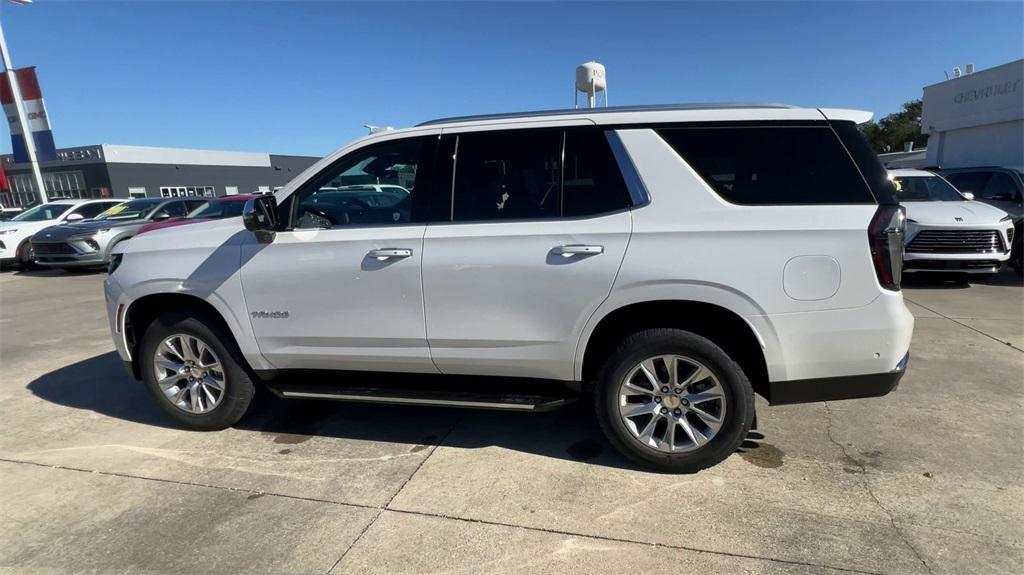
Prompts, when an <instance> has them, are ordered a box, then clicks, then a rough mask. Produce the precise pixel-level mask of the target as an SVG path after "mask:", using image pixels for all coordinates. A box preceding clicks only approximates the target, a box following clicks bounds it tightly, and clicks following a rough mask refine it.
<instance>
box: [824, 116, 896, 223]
mask: <svg viewBox="0 0 1024 575" xmlns="http://www.w3.org/2000/svg"><path fill="white" fill-rule="evenodd" d="M832 129H833V130H835V132H836V135H837V136H839V141H841V142H842V143H843V146H845V147H846V151H847V152H849V153H850V156H851V157H852V158H853V163H855V164H857V169H859V170H860V173H861V175H862V176H864V180H865V181H866V182H867V184H868V188H870V189H871V193H872V194H873V195H874V196H875V201H876V202H878V203H879V204H894V203H896V201H897V200H896V190H895V188H894V187H893V185H892V182H891V181H890V180H889V173H888V172H886V171H885V168H884V167H883V166H882V162H880V161H878V156H877V155H876V154H875V151H874V150H872V149H871V146H870V145H869V144H868V141H867V140H866V139H865V138H864V134H862V133H861V131H860V130H858V129H857V125H856V124H854V123H853V122H832Z"/></svg>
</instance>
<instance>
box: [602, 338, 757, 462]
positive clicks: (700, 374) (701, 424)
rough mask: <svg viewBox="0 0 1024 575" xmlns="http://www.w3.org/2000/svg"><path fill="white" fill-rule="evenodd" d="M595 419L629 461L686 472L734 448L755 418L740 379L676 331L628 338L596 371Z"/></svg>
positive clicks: (735, 369)
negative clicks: (597, 371)
mask: <svg viewBox="0 0 1024 575" xmlns="http://www.w3.org/2000/svg"><path fill="white" fill-rule="evenodd" d="M594 402H595V407H596V410H597V418H598V421H599V422H600V424H601V428H602V429H603V430H604V432H605V435H607V436H608V439H609V440H610V441H611V442H612V444H613V445H614V446H615V447H616V448H617V449H618V450H619V451H620V452H622V453H623V454H624V455H626V456H627V457H628V458H629V459H631V460H633V461H634V462H636V463H638V464H640V465H643V466H645V467H648V468H651V469H654V470H658V471H668V472H673V473H692V472H696V471H700V470H701V469H705V468H707V467H711V466H712V465H715V464H716V463H718V462H720V461H722V460H723V459H725V458H726V457H728V456H729V455H730V454H732V453H733V452H734V451H736V448H737V447H739V446H740V444H741V443H742V442H743V440H744V438H745V437H746V436H747V432H748V431H750V426H751V424H752V423H753V418H754V392H753V388H752V387H751V385H750V382H749V381H748V380H747V377H746V375H745V374H744V373H743V370H742V369H741V368H740V366H739V365H737V364H736V362H735V361H733V360H732V359H731V358H730V357H729V356H728V355H727V354H726V353H725V352H724V351H722V349H721V348H720V347H718V346H717V345H715V344H714V343H713V342H712V341H711V340H709V339H707V338H705V337H702V336H700V335H697V334H695V333H691V332H687V331H683V330H679V329H663V328H658V329H649V330H645V331H641V332H638V333H635V334H633V335H631V336H629V337H628V338H626V339H625V340H624V341H623V342H622V343H621V344H619V346H618V347H617V348H616V349H615V351H613V352H612V354H611V355H610V356H609V357H608V359H607V360H606V361H605V363H604V365H603V366H602V367H601V369H600V371H599V373H598V378H597V382H596V386H595V388H594Z"/></svg>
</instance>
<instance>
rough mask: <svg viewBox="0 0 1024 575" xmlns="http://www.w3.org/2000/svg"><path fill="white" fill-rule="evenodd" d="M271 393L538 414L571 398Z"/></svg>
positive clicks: (275, 388)
mask: <svg viewBox="0 0 1024 575" xmlns="http://www.w3.org/2000/svg"><path fill="white" fill-rule="evenodd" d="M268 388H269V389H270V391H271V392H273V393H274V394H275V395H277V396H279V397H282V398H285V399H325V400H332V401H351V402H356V403H387V404H400V405H432V406H441V407H459V408H465V409H497V410H501V411H522V412H531V413H539V412H543V411H551V410H553V409H558V408H559V407H562V406H564V405H567V404H569V403H572V402H573V401H575V399H576V398H575V397H559V396H553V395H533V394H521V393H472V392H466V391H443V390H421V389H416V390H414V389H393V388H380V387H340V388H339V387H325V386H301V387H300V386H291V385H270V386H268Z"/></svg>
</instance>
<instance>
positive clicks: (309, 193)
mask: <svg viewBox="0 0 1024 575" xmlns="http://www.w3.org/2000/svg"><path fill="white" fill-rule="evenodd" d="M431 140H432V139H430V138H417V139H408V140H398V141H394V142H386V143H383V144H379V145H376V146H372V147H369V148H364V149H362V150H357V151H355V152H353V153H352V154H349V155H348V156H345V157H344V158H342V159H341V160H340V161H338V162H337V163H335V164H334V165H333V166H331V167H330V168H328V169H326V170H324V172H322V173H321V174H320V175H319V176H317V177H316V178H314V179H313V180H311V181H310V182H309V183H308V184H307V185H305V186H304V187H303V188H302V189H300V190H299V191H298V192H297V194H296V199H295V200H294V201H295V202H296V203H297V205H296V208H295V216H294V217H295V219H294V222H295V224H294V227H296V228H328V227H335V226H347V225H366V224H398V223H408V222H412V221H415V220H414V219H413V197H414V196H417V195H418V194H417V188H422V186H418V185H417V184H418V183H419V184H422V183H423V178H422V177H418V172H419V171H420V169H419V168H420V166H421V165H422V164H425V163H429V162H430V161H432V158H433V156H432V151H433V145H430V141H431ZM433 140H436V138H433Z"/></svg>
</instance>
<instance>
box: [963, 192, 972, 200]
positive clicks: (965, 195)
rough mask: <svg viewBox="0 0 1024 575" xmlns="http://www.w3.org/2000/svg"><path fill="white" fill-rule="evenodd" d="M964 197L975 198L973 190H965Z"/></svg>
mask: <svg viewBox="0 0 1024 575" xmlns="http://www.w3.org/2000/svg"><path fill="white" fill-rule="evenodd" d="M964 197H965V198H967V199H968V200H973V199H974V194H972V193H971V192H964Z"/></svg>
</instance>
